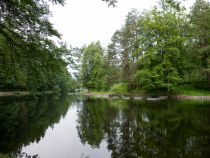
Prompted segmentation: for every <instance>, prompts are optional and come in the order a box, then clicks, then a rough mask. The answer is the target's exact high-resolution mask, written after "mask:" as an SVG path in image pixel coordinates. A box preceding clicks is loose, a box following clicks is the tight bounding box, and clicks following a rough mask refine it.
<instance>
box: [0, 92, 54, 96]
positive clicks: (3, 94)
mask: <svg viewBox="0 0 210 158" xmlns="http://www.w3.org/2000/svg"><path fill="white" fill-rule="evenodd" d="M52 93H53V91H46V92H29V91H13V92H0V97H3V96H27V95H43V94H52Z"/></svg>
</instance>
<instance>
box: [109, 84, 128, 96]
mask: <svg viewBox="0 0 210 158" xmlns="http://www.w3.org/2000/svg"><path fill="white" fill-rule="evenodd" d="M111 92H112V93H116V94H126V93H128V84H126V83H118V84H114V85H113V86H112V87H111Z"/></svg>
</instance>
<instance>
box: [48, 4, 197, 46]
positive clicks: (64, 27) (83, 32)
mask: <svg viewBox="0 0 210 158" xmlns="http://www.w3.org/2000/svg"><path fill="white" fill-rule="evenodd" d="M157 1H158V0H119V1H118V3H117V7H116V8H112V7H110V8H109V7H107V4H106V3H105V2H103V1H101V0H66V5H65V6H64V7H62V6H59V5H53V6H50V10H51V11H52V14H53V17H52V18H51V22H52V23H53V24H54V26H55V28H56V29H57V30H58V31H59V32H60V33H61V34H63V36H62V37H63V40H64V41H66V42H67V43H68V44H71V45H72V46H74V47H75V46H78V47H81V46H82V45H84V44H89V43H91V42H92V41H97V40H99V41H101V43H102V45H103V46H106V45H107V44H108V43H109V42H110V39H111V36H112V35H113V33H114V32H115V31H116V30H117V29H120V27H121V26H122V25H123V23H124V20H125V16H126V15H127V13H128V12H129V11H130V10H131V9H132V8H136V9H138V10H140V11H143V9H149V8H150V7H151V6H154V5H155V4H157ZM193 1H194V0H187V1H186V2H185V4H186V5H187V6H190V5H191V4H192V2H193Z"/></svg>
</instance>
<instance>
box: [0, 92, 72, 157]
mask: <svg viewBox="0 0 210 158" xmlns="http://www.w3.org/2000/svg"><path fill="white" fill-rule="evenodd" d="M71 100H72V98H69V97H61V98H57V97H53V96H45V97H39V98H32V97H1V98H0V153H6V154H8V153H9V154H11V155H12V157H20V158H21V157H31V156H33V157H34V158H35V157H38V155H28V154H27V153H24V152H21V148H22V146H26V145H28V144H30V143H31V142H39V141H40V140H41V139H42V138H43V137H44V136H45V131H46V129H47V128H48V127H53V125H54V124H55V123H57V122H59V120H60V118H61V117H64V116H65V114H66V112H67V110H68V107H69V103H70V102H71ZM37 154H38V153H37Z"/></svg>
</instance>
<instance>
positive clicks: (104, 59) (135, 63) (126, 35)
mask: <svg viewBox="0 0 210 158" xmlns="http://www.w3.org/2000/svg"><path fill="white" fill-rule="evenodd" d="M81 53H82V58H81V69H80V77H79V78H80V80H81V82H82V84H83V86H84V87H86V88H88V89H91V90H110V89H117V88H119V89H120V88H122V89H123V88H124V89H127V90H128V91H137V92H138V91H140V90H144V91H147V92H149V91H154V90H160V91H165V92H173V91H175V90H176V88H177V86H179V85H186V84H187V85H192V86H193V87H196V88H200V89H206V90H208V89H209V88H210V69H209V68H210V67H209V53H210V3H209V2H208V1H206V0H196V2H195V3H194V4H193V6H192V7H191V9H190V11H187V10H186V9H185V8H184V7H183V6H182V4H181V3H180V2H176V1H170V0H160V1H159V3H158V5H157V6H154V7H153V8H152V9H150V10H146V11H143V12H141V13H140V12H139V11H138V10H137V9H132V10H131V11H130V12H129V13H128V14H127V16H126V19H125V23H124V24H123V26H122V27H121V28H120V29H119V30H117V31H116V32H115V33H114V34H113V36H112V38H111V43H110V44H109V45H108V46H107V48H102V46H101V45H100V42H93V43H91V44H90V45H88V46H85V47H83V48H81Z"/></svg>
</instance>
